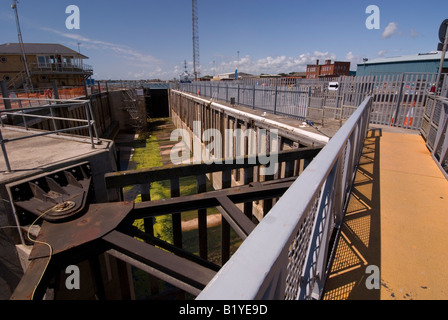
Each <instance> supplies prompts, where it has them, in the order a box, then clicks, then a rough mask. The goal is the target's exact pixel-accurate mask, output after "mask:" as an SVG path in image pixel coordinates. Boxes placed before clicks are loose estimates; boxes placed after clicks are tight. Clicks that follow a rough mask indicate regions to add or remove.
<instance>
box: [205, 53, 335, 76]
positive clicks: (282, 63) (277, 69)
mask: <svg viewBox="0 0 448 320" xmlns="http://www.w3.org/2000/svg"><path fill="white" fill-rule="evenodd" d="M327 59H329V60H333V61H334V60H335V59H336V55H335V54H332V53H328V52H319V51H315V52H313V53H304V54H300V55H298V56H295V57H288V56H284V55H279V56H267V57H263V58H259V59H253V58H252V57H251V56H247V55H246V56H244V57H242V58H240V60H239V62H238V61H237V60H236V59H230V60H227V61H222V62H220V63H216V74H220V73H227V72H234V71H235V69H236V68H237V65H238V66H239V68H238V71H240V72H244V73H250V74H254V75H258V74H261V73H264V74H279V73H289V72H300V71H305V70H306V65H307V64H315V63H316V60H320V63H324V60H327ZM214 72H215V70H214V69H213V65H211V66H210V67H209V68H207V69H203V70H202V71H201V74H202V75H205V74H209V75H212V74H214Z"/></svg>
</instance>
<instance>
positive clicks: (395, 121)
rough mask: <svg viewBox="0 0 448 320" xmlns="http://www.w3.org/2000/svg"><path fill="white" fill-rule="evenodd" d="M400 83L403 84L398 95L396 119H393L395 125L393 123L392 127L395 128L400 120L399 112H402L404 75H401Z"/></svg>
mask: <svg viewBox="0 0 448 320" xmlns="http://www.w3.org/2000/svg"><path fill="white" fill-rule="evenodd" d="M400 82H401V85H400V92H399V94H398V99H397V107H396V108H395V115H394V118H393V121H394V123H393V124H392V123H391V125H393V126H394V127H395V126H396V124H397V118H398V115H399V111H400V104H401V97H402V95H403V86H404V74H401V80H400Z"/></svg>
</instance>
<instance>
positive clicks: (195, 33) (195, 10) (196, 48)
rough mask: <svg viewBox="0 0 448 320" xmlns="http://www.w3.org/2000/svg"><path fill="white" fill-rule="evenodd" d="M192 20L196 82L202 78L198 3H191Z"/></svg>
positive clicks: (194, 1) (193, 0)
mask: <svg viewBox="0 0 448 320" xmlns="http://www.w3.org/2000/svg"><path fill="white" fill-rule="evenodd" d="M191 6H192V20H193V74H194V80H198V78H199V76H200V68H199V30H198V2H197V0H192V1H191Z"/></svg>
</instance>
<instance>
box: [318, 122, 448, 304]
mask: <svg viewBox="0 0 448 320" xmlns="http://www.w3.org/2000/svg"><path fill="white" fill-rule="evenodd" d="M447 231H448V181H447V179H446V178H445V176H444V175H443V174H442V172H441V171H440V169H439V168H438V166H437V165H436V163H435V162H434V160H433V159H432V157H431V155H430V153H429V151H428V150H427V148H426V146H425V143H424V141H423V139H422V138H421V136H420V135H416V134H403V133H401V132H398V130H394V129H391V128H389V127H380V128H377V129H376V130H373V131H371V135H370V136H369V137H368V139H366V142H365V148H364V153H363V156H362V158H361V162H360V166H359V170H358V174H357V177H356V179H355V186H354V191H353V194H352V197H351V199H350V203H349V207H348V209H347V214H346V218H345V221H344V224H343V226H342V228H341V238H340V241H339V244H338V248H337V251H336V256H335V261H334V263H333V266H332V269H331V273H330V277H329V279H328V282H327V286H326V292H325V295H324V299H382V300H388V299H397V300H407V299H416V300H419V299H447V298H448V254H447V248H448V232H447ZM369 265H375V266H378V267H379V269H378V270H379V272H380V289H370V290H369V289H367V288H366V281H368V279H369V276H370V275H371V274H370V273H366V268H367V266H369Z"/></svg>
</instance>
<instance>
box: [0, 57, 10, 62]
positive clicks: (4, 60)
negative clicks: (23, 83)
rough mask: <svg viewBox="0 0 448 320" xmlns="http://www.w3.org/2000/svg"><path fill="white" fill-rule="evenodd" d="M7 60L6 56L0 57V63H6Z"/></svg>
mask: <svg viewBox="0 0 448 320" xmlns="http://www.w3.org/2000/svg"><path fill="white" fill-rule="evenodd" d="M7 60H8V59H6V57H0V61H1V62H2V63H6V61H7Z"/></svg>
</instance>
